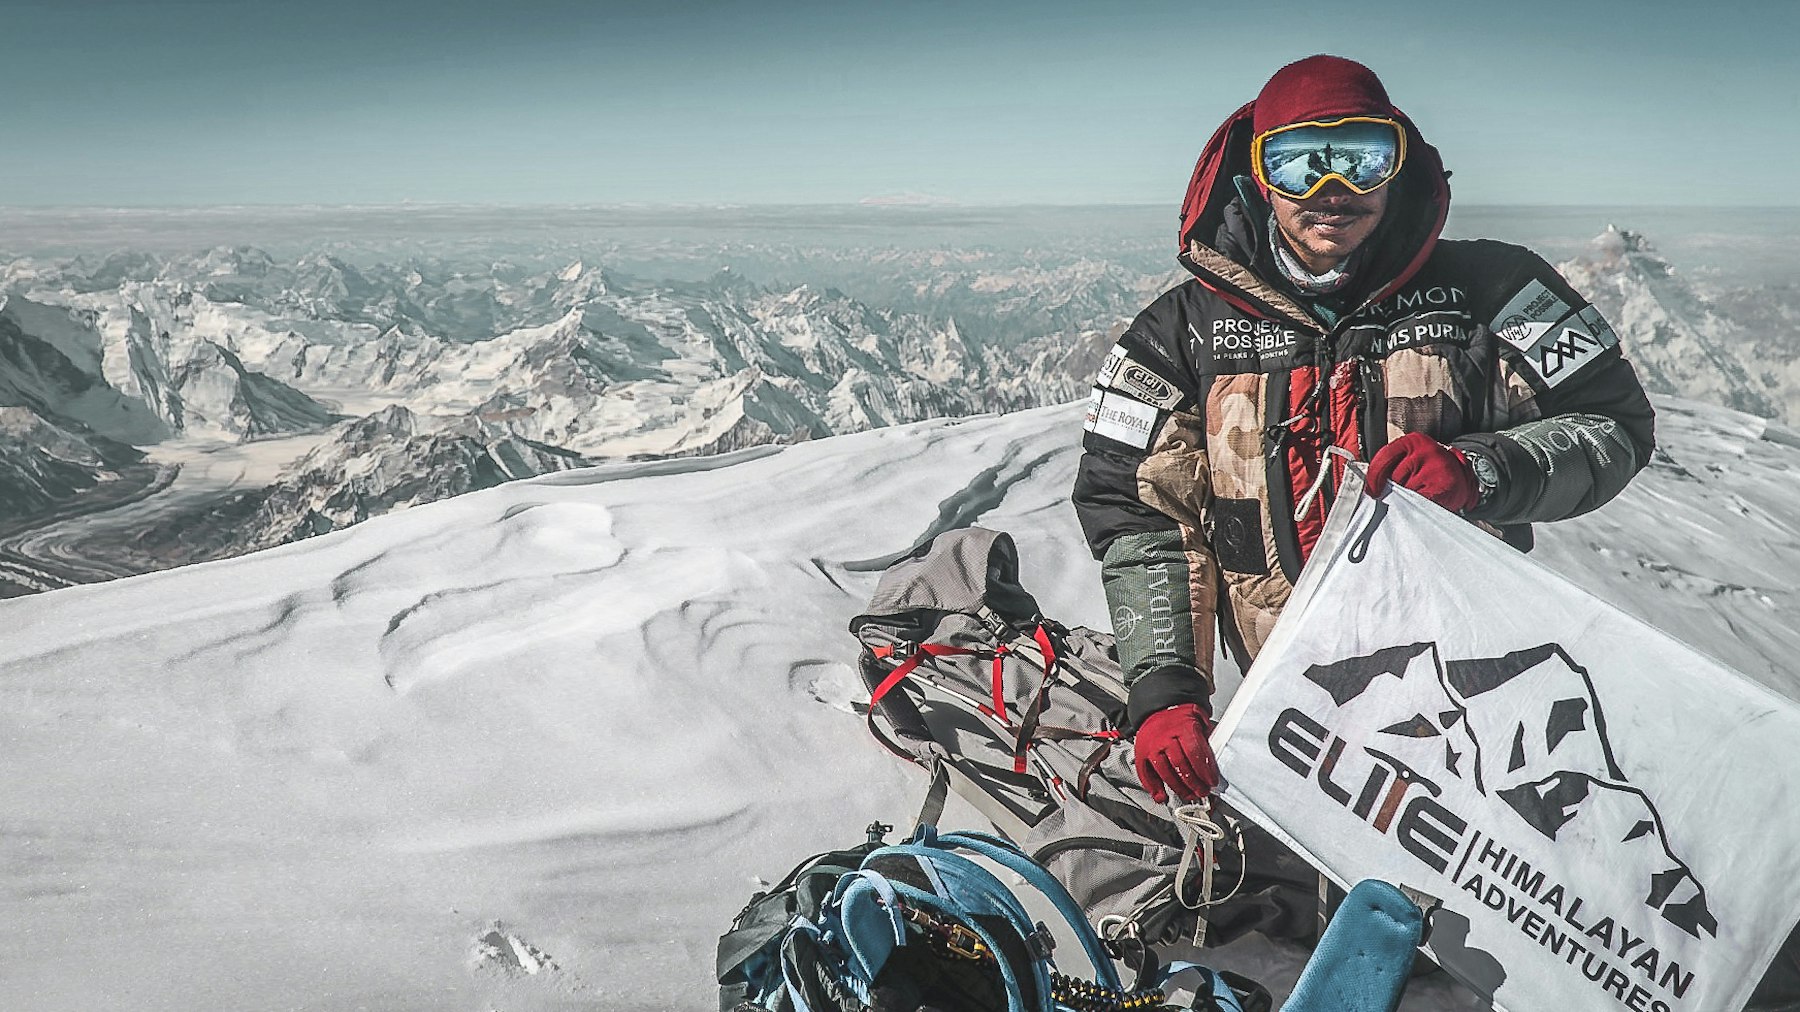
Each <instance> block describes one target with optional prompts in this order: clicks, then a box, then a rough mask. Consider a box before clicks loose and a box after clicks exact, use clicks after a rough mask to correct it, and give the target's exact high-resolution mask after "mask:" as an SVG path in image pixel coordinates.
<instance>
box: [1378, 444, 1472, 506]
mask: <svg viewBox="0 0 1800 1012" xmlns="http://www.w3.org/2000/svg"><path fill="white" fill-rule="evenodd" d="M1390 479H1391V480H1393V481H1397V482H1399V483H1400V484H1402V485H1404V486H1406V487H1407V488H1410V489H1412V490H1413V491H1414V492H1417V493H1419V494H1420V495H1422V496H1424V497H1425V498H1427V499H1430V500H1431V501H1432V502H1434V503H1437V504H1438V505H1439V506H1442V507H1444V508H1445V509H1447V510H1449V511H1451V512H1452V513H1461V512H1462V511H1463V510H1466V509H1471V508H1473V507H1474V506H1475V504H1476V503H1478V502H1480V501H1481V487H1480V486H1479V485H1478V484H1476V482H1475V469H1474V468H1472V467H1470V466H1469V458H1467V457H1465V456H1463V452H1462V451H1461V450H1458V449H1457V448H1455V447H1453V446H1445V445H1444V444H1442V443H1440V442H1438V441H1437V440H1435V439H1433V438H1431V437H1430V436H1427V435H1426V434H1425V433H1423V432H1408V433H1407V434H1406V435H1404V436H1401V437H1400V438H1399V439H1396V440H1394V441H1393V442H1391V443H1389V444H1388V445H1386V446H1384V447H1382V448H1381V449H1379V450H1376V451H1375V456H1374V457H1372V458H1370V460H1369V479H1368V485H1367V486H1366V487H1367V488H1368V491H1369V494H1370V495H1372V496H1378V495H1380V494H1381V493H1383V492H1385V491H1387V486H1388V481H1389V480H1390Z"/></svg>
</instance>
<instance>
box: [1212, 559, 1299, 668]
mask: <svg viewBox="0 0 1800 1012" xmlns="http://www.w3.org/2000/svg"><path fill="white" fill-rule="evenodd" d="M1225 586H1226V588H1227V590H1228V591H1229V592H1230V594H1231V617H1232V619H1233V620H1234V621H1235V622H1236V625H1237V630H1238V635H1240V636H1242V637H1243V638H1244V649H1245V650H1246V651H1248V652H1249V654H1250V656H1251V657H1252V658H1254V657H1255V656H1256V655H1257V654H1259V653H1261V652H1262V648H1263V644H1264V643H1267V642H1269V636H1270V634H1271V633H1273V632H1274V631H1275V620H1276V619H1278V618H1280V617H1281V609H1283V608H1285V607H1287V603H1288V598H1289V597H1290V596H1292V594H1293V593H1294V586H1293V584H1291V583H1289V582H1288V581H1287V577H1286V576H1283V575H1282V573H1281V567H1279V566H1277V567H1275V568H1274V569H1273V570H1271V571H1270V572H1269V574H1268V575H1267V576H1247V575H1244V574H1241V573H1226V574H1225Z"/></svg>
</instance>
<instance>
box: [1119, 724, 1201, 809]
mask: <svg viewBox="0 0 1800 1012" xmlns="http://www.w3.org/2000/svg"><path fill="white" fill-rule="evenodd" d="M1212 729H1213V723H1212V719H1211V718H1210V717H1208V716H1207V715H1206V711H1205V710H1202V709H1200V704H1198V703H1177V704H1176V705H1174V706H1170V707H1165V708H1163V709H1161V710H1158V711H1156V712H1155V713H1152V714H1151V715H1150V716H1148V717H1145V718H1144V722H1143V723H1142V724H1139V725H1138V729H1137V736H1136V738H1135V743H1136V745H1135V754H1136V756H1137V775H1138V780H1140V781H1142V782H1143V785H1144V790H1146V791H1149V792H1150V796H1151V797H1152V798H1154V799H1156V803H1157V804H1159V805H1160V804H1163V803H1164V802H1167V801H1168V800H1169V791H1170V790H1173V791H1174V792H1175V794H1176V796H1177V797H1179V798H1181V799H1182V800H1183V801H1199V800H1200V799H1201V798H1204V797H1206V796H1207V795H1208V794H1211V793H1212V792H1213V789H1214V788H1216V787H1218V786H1219V761H1218V760H1217V759H1215V758H1213V750H1212V746H1211V745H1209V744H1207V743H1206V736H1207V735H1209V734H1211V733H1212Z"/></svg>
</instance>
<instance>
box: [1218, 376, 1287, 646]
mask: <svg viewBox="0 0 1800 1012" xmlns="http://www.w3.org/2000/svg"><path fill="white" fill-rule="evenodd" d="M1280 375H1285V374H1280ZM1269 382H1270V378H1269V376H1268V375H1267V374H1264V373H1240V374H1237V375H1228V376H1220V377H1218V378H1217V379H1215V380H1214V381H1213V385H1212V389H1211V390H1210V391H1208V395H1207V411H1206V418H1207V432H1206V445H1207V451H1208V456H1209V457H1210V458H1211V465H1212V490H1213V500H1212V504H1211V506H1212V508H1211V516H1210V517H1209V518H1208V519H1209V520H1210V521H1211V534H1212V537H1211V542H1210V543H1211V545H1212V549H1213V554H1214V557H1215V559H1216V560H1217V562H1218V565H1219V568H1220V570H1221V571H1222V572H1223V574H1224V577H1225V585H1226V587H1227V589H1228V591H1229V593H1230V595H1231V613H1232V617H1233V619H1234V620H1235V622H1236V624H1237V627H1238V631H1239V633H1240V634H1241V635H1242V636H1243V639H1244V645H1245V646H1246V648H1248V649H1249V651H1250V653H1251V655H1252V656H1254V655H1255V653H1256V652H1257V651H1258V650H1260V649H1261V648H1262V645H1263V643H1264V642H1266V641H1267V640H1268V637H1269V633H1270V632H1271V631H1272V630H1273V629H1274V628H1275V619H1276V617H1277V616H1279V615H1280V614H1281V608H1282V606H1283V605H1285V604H1287V599H1288V596H1289V595H1290V594H1291V593H1292V592H1293V586H1292V585H1291V584H1289V583H1288V581H1287V577H1286V576H1285V575H1283V574H1282V572H1281V562H1280V559H1279V557H1278V556H1277V554H1276V549H1275V532H1274V529H1273V527H1272V525H1271V517H1270V514H1269V472H1268V467H1269V463H1268V458H1267V457H1266V456H1265V454H1264V446H1263V428H1264V426H1265V425H1266V424H1267V419H1266V417H1265V415H1266V412H1265V411H1264V408H1263V405H1264V404H1265V403H1266V397H1267V396H1268V384H1269Z"/></svg>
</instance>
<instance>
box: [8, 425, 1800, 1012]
mask: <svg viewBox="0 0 1800 1012" xmlns="http://www.w3.org/2000/svg"><path fill="white" fill-rule="evenodd" d="M1658 407H1659V412H1660V418H1661V436H1662V441H1663V449H1662V451H1661V452H1660V453H1659V455H1658V458H1657V461H1656V462H1655V463H1654V464H1653V465H1652V466H1651V468H1650V469H1649V470H1648V471H1647V472H1646V473H1645V474H1643V475H1642V476H1641V477H1640V478H1639V479H1638V480H1637V481H1636V482H1635V483H1634V484H1633V485H1632V486H1631V487H1630V488H1629V489H1627V491H1626V492H1625V493H1624V494H1623V495H1621V496H1620V497H1619V499H1618V500H1616V501H1615V502H1613V503H1611V504H1609V505H1608V506H1606V507H1605V508H1603V509H1601V510H1599V511H1597V512H1595V513H1593V514H1591V515H1589V516H1587V517H1583V518H1581V519H1579V520H1576V521H1571V522H1568V523H1564V524H1553V525H1547V526H1545V527H1543V528H1541V529H1540V543H1541V545H1542V547H1541V548H1540V549H1539V557H1540V558H1542V559H1544V560H1545V561H1547V562H1549V563H1550V564H1551V565H1553V566H1554V567H1555V568H1557V569H1558V570H1560V571H1561V572H1563V573H1564V574H1566V575H1568V576H1569V577H1571V578H1573V579H1576V580H1577V581H1580V582H1582V583H1583V584H1585V585H1587V586H1589V587H1590V588H1591V589H1594V590H1595V591H1596V592H1598V593H1600V594H1602V595H1603V596H1605V597H1606V598H1607V599H1608V600H1612V601H1614V602H1617V603H1619V604H1620V605H1621V606H1622V607H1625V608H1626V609H1627V610H1630V611H1632V612H1634V613H1636V614H1638V615H1640V616H1643V617H1646V618H1648V619H1649V620H1650V621H1652V622H1654V623H1656V624H1657V625H1659V626H1661V627H1662V628H1664V629H1666V630H1668V631H1669V632H1671V633H1673V634H1674V635H1677V636H1679V637H1681V638H1683V639H1686V640H1688V641H1689V642H1692V643H1695V644H1697V645H1699V646H1700V647H1701V648H1703V649H1705V650H1708V651H1709V652H1711V653H1713V654H1715V655H1718V656H1720V657H1721V658H1722V659H1724V660H1726V661H1727V662H1729V663H1731V664H1734V665H1736V666H1737V667H1739V668H1741V669H1743V670H1745V671H1746V672H1747V673H1748V674H1751V675H1752V676H1753V677H1757V678H1760V679H1761V680H1763V681H1764V682H1766V683H1768V684H1770V685H1771V686H1773V687H1774V688H1776V689H1777V690H1778V691H1781V692H1784V693H1787V694H1789V695H1795V694H1797V693H1800V687H1797V686H1796V684H1795V676H1794V674H1793V672H1792V670H1791V665H1790V664H1789V663H1788V661H1789V659H1790V658H1792V657H1793V656H1795V653H1796V650H1797V649H1800V630H1797V629H1796V627H1795V625H1794V624H1793V623H1792V621H1791V616H1792V615H1793V614H1795V613H1796V610H1797V608H1800V595H1797V594H1796V590H1795V586H1794V583H1795V581H1794V578H1793V575H1792V574H1793V573H1796V572H1800V528H1797V525H1796V521H1795V520H1794V519H1793V513H1792V511H1791V510H1790V509H1787V508H1786V503H1787V502H1788V500H1789V499H1790V498H1791V488H1792V474H1793V473H1794V472H1795V470H1796V469H1800V445H1797V444H1800V440H1794V439H1792V438H1791V437H1788V436H1787V435H1786V434H1785V430H1780V429H1776V428H1772V427H1770V426H1769V425H1768V424H1767V423H1764V422H1762V421H1760V420H1758V419H1754V418H1750V417H1748V416H1745V415H1741V414H1737V413H1734V412H1729V411H1725V410H1723V409H1712V408H1701V407H1697V406H1694V405H1689V404H1683V403H1679V402H1668V401H1659V402H1658ZM1079 426H1080V409H1079V407H1076V406H1070V407H1059V408H1050V409H1043V410H1036V411H1030V412H1024V413H1020V414H1016V415H1009V416H1004V417H996V418H980V419H973V420H967V421H962V422H950V421H937V422H929V423H923V424H915V425H909V426H902V427H896V428H889V429H882V430H878V431H873V432H867V433H862V434H858V435H852V436H843V437H834V438H830V439H823V440H817V441H814V442H810V443H805V444H800V445H796V446H790V447H785V448H781V447H757V448H752V449H747V450H744V451H741V452H738V453H735V454H729V455H725V456H722V457H697V458H687V459H673V460H656V461H642V462H631V463H614V464H608V465H605V466H601V467H594V468H586V469H580V470H570V471H564V472H560V473H557V474H552V475H546V476H543V477H540V478H535V479H530V480H526V481H519V482H513V483H509V484H506V485H502V486H500V487H497V488H493V489H489V490H486V491H482V492H476V493H471V494H468V495H464V496H459V497H457V498H454V499H449V500H445V501H442V502H437V503H433V504H429V505H422V506H418V507H416V508H413V509H408V510H405V511H403V512H400V513H396V514H392V515H389V516H386V517H380V518H377V519H375V520H372V521H370V522H368V523H365V524H361V525H358V526H356V527H353V528H350V529H348V530H345V531H340V532H337V533H334V534H330V535H327V536H324V537H320V538H316V539H310V540H308V541H305V542H302V543H299V544H295V545H289V546H285V547H282V548H277V549H273V550H270V551H265V552H260V553H256V554H254V555H250V556H246V557H242V558H238V559H232V560H227V561H223V562H215V563H208V564H205V565H200V566H192V567H184V568H181V569H177V570H171V571H168V572H165V573H159V574H153V575H149V576H143V577H135V578H132V579H127V580H120V581H115V582H112V583H107V584H97V585H92V586H86V587H78V588H73V589H70V590H62V591H56V592H54V593H50V594H43V595H38V596H36V597H30V598H21V599H17V600H12V601H6V602H0V619H3V620H4V621H5V623H6V628H7V629H8V634H7V636H5V637H4V638H0V740H4V741H6V742H7V761H8V776H7V777H6V778H5V780H4V783H3V785H0V813H4V814H3V815H0V917H4V919H5V921H6V923H8V924H10V925H14V926H15V927H14V930H12V931H10V932H8V933H6V935H5V936H4V941H0V965H4V966H6V967H7V971H6V973H5V974H0V1005H3V1006H6V1007H30V1008H33V1009H44V1010H57V1009H88V1008H96V1007H135V1008H176V1007H179V1008H184V1009H236V1008H277V1007H316V1008H353V1007H356V1006H357V1005H368V1006H371V1007H377V1006H378V1007H382V1008H387V1009H409V1008H416V1009H436V1008H445V1007H452V1008H508V1009H527V1010H528V1009H534V1008H537V1009H549V1008H566V1007H570V1006H571V1005H574V1006H581V1005H587V1006H592V1007H603V1008H609V1009H610V1008H621V1009H692V1010H696V1012H698V1010H703V1009H709V1008H712V1007H714V1006H713V1003H714V1001H715V1000H716V999H715V996H714V990H713V982H712V952H713V944H714V940H715V939H716V937H717V936H718V934H719V933H720V932H721V931H722V930H723V929H724V928H725V926H726V925H728V924H729V922H730V919H731V917H732V915H733V914H735V913H736V912H737V911H738V909H739V908H740V907H741V906H742V904H743V903H744V901H745V900H746V899H747V898H748V894H749V893H750V891H751V890H752V886H751V885H750V880H751V879H752V878H753V877H756V876H761V877H762V878H763V879H765V880H767V879H770V878H772V877H774V876H778V875H780V874H782V873H783V872H785V871H786V870H787V868H788V867H789V866H790V865H791V864H793V863H794V862H795V861H797V860H798V859H799V858H801V857H803V856H805V855H806V854H810V853H814V852H816V851H818V850H819V849H821V848H824V847H828V846H833V845H838V844H841V843H844V842H846V841H853V840H856V839H860V838H861V836H862V827H864V826H865V825H867V824H868V823H869V822H871V821H875V820H877V819H879V820H881V821H884V822H888V823H893V824H904V823H905V822H906V821H907V820H908V819H910V818H911V817H912V814H913V812H914V811H915V810H916V805H917V803H918V801H919V798H920V794H921V792H922V790H923V787H924V783H923V778H922V776H920V775H919V774H917V773H915V772H914V771H912V770H911V769H910V768H904V767H902V766H901V764H899V763H898V762H897V761H895V760H894V759H893V758H892V757H890V756H889V755H887V754H886V753H885V752H884V751H883V750H881V749H880V748H879V747H878V746H877V745H876V744H875V743H873V742H872V741H871V740H870V739H869V738H868V737H867V734H866V732H865V731H864V729H863V726H862V721H861V719H860V718H859V717H857V716H855V715H854V714H853V713H851V712H848V711H849V710H850V709H851V704H852V703H853V702H854V701H855V700H857V699H860V698H863V690H861V689H860V688H859V687H858V686H857V681H856V679H857V676H856V675H855V673H854V664H855V652H854V641H853V639H852V638H851V637H850V636H849V635H848V633H847V632H846V631H845V630H846V625H847V623H848V620H849V619H850V617H851V616H852V615H854V614H855V613H856V612H857V611H858V610H859V609H860V608H861V607H862V605H863V604H864V603H865V602H866V600H867V595H868V594H869V593H870V591H871V590H872V589H873V585H874V581H875V580H876V579H877V576H878V573H879V570H880V567H881V565H882V564H883V563H884V561H885V560H888V559H891V558H892V557H893V556H894V555H895V553H898V552H901V551H904V550H905V549H907V548H910V547H911V546H912V545H913V544H914V543H915V542H916V541H917V540H918V539H920V538H921V537H923V536H925V535H927V534H928V533H930V532H934V531H937V530H941V529H945V528H946V527H949V526H959V525H964V524H968V523H975V522H979V523H982V524H985V525H988V526H992V527H997V528H1001V529H1005V530H1008V531H1011V532H1012V533H1013V534H1014V535H1015V537H1016V538H1017V539H1018V542H1019V546H1020V550H1021V554H1022V558H1023V579H1024V582H1025V585H1026V586H1027V587H1028V588H1030V589H1031V590H1032V591H1033V593H1034V594H1035V595H1036V596H1037V598H1038V599H1039V601H1040V602H1041V603H1042V605H1043V607H1044V608H1045V611H1046V613H1047V614H1049V615H1050V616H1052V617H1054V618H1056V619H1058V620H1061V621H1064V622H1067V623H1071V624H1088V625H1093V626H1096V627H1098V628H1106V609H1105V606H1104V603H1103V599H1102V595H1101V589H1100V581H1099V575H1098V571H1097V565H1096V564H1095V563H1094V562H1093V560H1092V558H1091V556H1090V555H1089V554H1088V551H1087V548H1086V545H1085V543H1084V542H1083V540H1082V536H1081V534H1080V532H1079V530H1078V527H1077V524H1076V522H1075V518H1074V514H1073V511H1072V509H1071V508H1070V506H1069V504H1068V495H1069V490H1070V487H1071V485H1072V483H1073V476H1074V468H1075V463H1076V460H1077V458H1078V455H1079V450H1078V435H1079ZM1674 567H1679V568H1680V569H1681V570H1682V571H1683V572H1685V573H1688V574H1691V575H1689V576H1677V575H1675V573H1674ZM1694 580H1711V581H1716V582H1717V583H1719V584H1720V585H1724V584H1727V583H1730V584H1735V585H1739V586H1742V587H1745V588H1753V591H1751V592H1746V593H1737V592H1721V593H1717V594H1711V595H1697V594H1695V593H1693V591H1692V588H1693V586H1694V584H1693V583H1692V581H1694ZM1220 681H1221V684H1222V692H1223V693H1225V694H1228V693H1229V692H1230V691H1231V689H1232V687H1233V686H1234V685H1235V683H1236V678H1235V673H1232V672H1226V673H1224V677H1222V678H1221V680H1220ZM961 817H962V818H963V819H964V820H965V822H967V824H973V823H972V822H968V820H969V819H971V818H972V817H971V816H969V815H968V813H966V812H964V813H962V815H961ZM496 922H499V923H500V924H503V925H504V928H503V929H502V928H496V926H495V925H496ZM496 931H497V932H498V933H499V936H500V941H501V942H504V943H505V945H504V946H501V945H499V944H498V943H492V944H493V947H494V948H495V951H497V952H502V953H504V952H506V951H511V952H513V954H514V957H515V958H518V954H519V953H521V952H524V953H526V954H527V955H529V954H530V953H531V952H532V951H535V952H538V953H544V954H548V955H546V956H545V957H544V958H546V959H550V960H551V961H553V962H554V963H555V964H556V966H557V968H558V969H557V970H556V971H555V972H554V973H550V972H540V973H536V974H533V973H526V972H521V971H522V970H523V967H524V965H525V964H524V961H523V959H519V967H520V971H507V970H506V969H504V963H503V962H502V963H492V962H491V961H490V962H484V961H483V960H481V959H476V958H473V957H471V956H470V952H471V945H472V940H477V941H478V940H481V939H483V938H484V937H486V936H487V935H489V934H490V933H492V932H496ZM509 939H518V940H519V942H520V944H521V945H524V946H528V947H529V948H528V949H521V948H518V947H517V946H514V945H513V943H512V942H511V941H509ZM477 948H478V949H479V945H477ZM45 952H55V953H56V954H57V958H56V959H54V960H46V959H43V958H41V956H42V954H43V953H45ZM531 958H532V959H533V960H537V959H538V957H537V956H532V957H531ZM1219 958H1220V959H1222V960H1227V962H1226V963H1225V965H1228V966H1233V967H1236V968H1239V969H1243V970H1246V971H1247V972H1250V973H1252V974H1253V975H1260V976H1264V977H1267V978H1268V979H1270V980H1271V982H1273V983H1274V984H1275V985H1276V986H1277V987H1278V988H1279V987H1281V986H1285V984H1287V983H1290V982H1291V980H1292V975H1293V972H1294V969H1295V964H1294V960H1293V958H1292V956H1291V954H1282V953H1278V952H1271V950H1268V949H1267V947H1263V948H1257V947H1256V945H1254V944H1251V945H1248V946H1239V947H1237V948H1235V949H1234V950H1233V951H1232V952H1228V953H1226V954H1225V955H1223V956H1221V957H1219ZM202 966H204V967H229V968H230V972H205V973H199V972H195V968H196V967H202ZM484 966H486V967H487V969H483V967H484ZM496 967H499V969H495V968H496ZM1415 992H1416V994H1417V995H1421V996H1423V997H1419V998H1415V999H1414V1001H1413V1002H1412V1003H1409V1007H1411V1008H1424V1007H1437V1006H1438V1005H1454V999H1453V998H1452V997H1451V996H1450V995H1449V993H1448V992H1447V991H1446V990H1445V989H1444V988H1443V987H1442V986H1434V985H1431V984H1430V983H1429V982H1427V983H1425V984H1422V985H1419V986H1417V987H1415ZM1419 1002H1425V1004H1422V1005H1421V1004H1419ZM1433 1003H1436V1004H1435V1005H1434V1004H1433Z"/></svg>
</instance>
